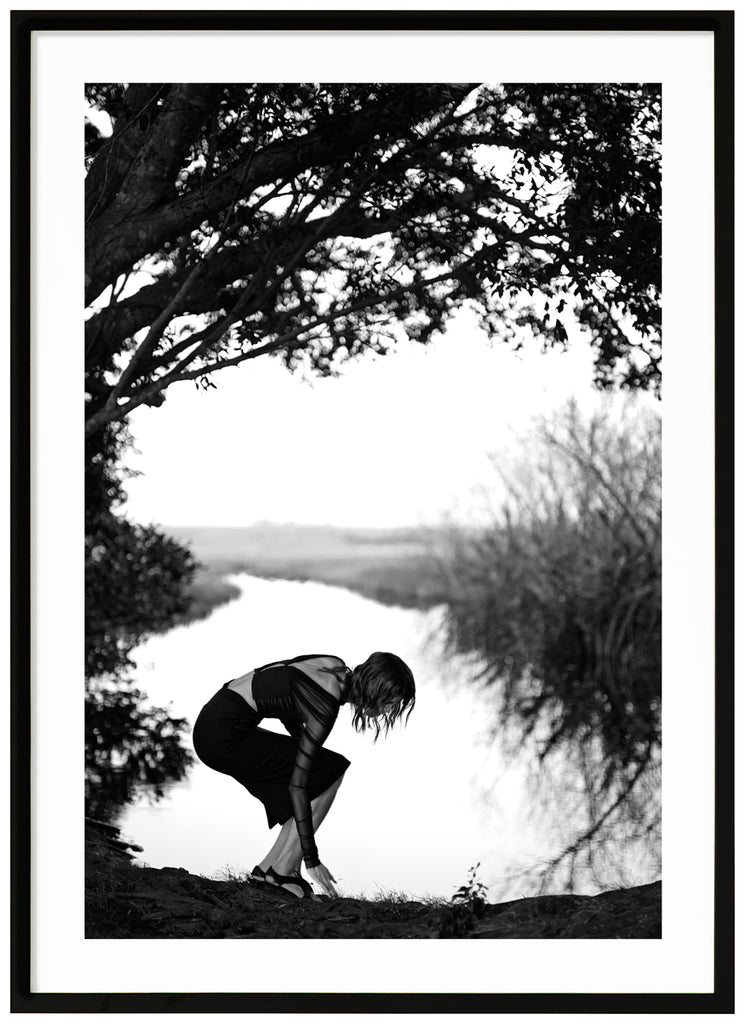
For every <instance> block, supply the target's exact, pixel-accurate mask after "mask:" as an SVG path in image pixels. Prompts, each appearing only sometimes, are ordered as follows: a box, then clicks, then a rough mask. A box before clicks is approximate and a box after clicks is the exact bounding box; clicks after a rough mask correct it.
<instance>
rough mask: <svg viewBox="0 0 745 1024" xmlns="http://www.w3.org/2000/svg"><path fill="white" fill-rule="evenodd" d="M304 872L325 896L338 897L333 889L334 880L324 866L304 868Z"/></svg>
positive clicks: (317, 865)
mask: <svg viewBox="0 0 745 1024" xmlns="http://www.w3.org/2000/svg"><path fill="white" fill-rule="evenodd" d="M305 870H306V871H307V873H308V874H309V875H310V877H311V878H312V879H313V881H314V882H317V883H318V885H320V887H321V888H322V889H323V891H324V892H325V893H326V895H327V896H338V895H339V893H338V892H337V891H336V889H335V888H334V882H335V881H336V879H335V878H334V876H333V875H332V874H331V872H330V871H329V869H328V868H327V867H326V865H325V864H316V865H315V867H312V868H309V867H306V868H305Z"/></svg>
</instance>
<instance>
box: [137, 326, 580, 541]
mask: <svg viewBox="0 0 745 1024" xmlns="http://www.w3.org/2000/svg"><path fill="white" fill-rule="evenodd" d="M576 342H577V343H576V344H573V345H571V346H570V350H569V351H568V352H567V353H560V352H551V353H546V354H545V355H544V354H541V352H540V350H539V348H538V346H537V345H536V347H535V348H532V347H531V346H528V345H526V348H525V349H524V350H523V352H522V353H521V354H520V356H518V355H515V354H512V353H510V351H509V350H508V348H507V347H506V346H505V345H504V344H502V345H499V344H495V345H494V346H493V347H490V345H489V343H488V341H487V339H486V337H485V335H484V334H483V332H481V331H480V329H479V328H478V326H477V324H476V323H475V320H473V318H472V317H471V315H470V314H469V313H468V312H463V313H461V315H460V316H459V317H458V318H456V319H455V320H454V321H453V323H452V325H451V327H450V328H449V329H448V332H447V334H446V335H445V336H443V337H442V338H440V339H437V340H435V341H434V342H433V343H432V344H431V345H430V346H428V347H427V348H424V347H422V346H420V345H416V344H415V343H409V342H404V343H402V344H401V345H400V346H399V348H398V351H397V352H396V353H395V354H392V355H389V356H387V357H385V358H378V359H375V358H373V357H368V358H367V359H361V360H360V361H359V362H358V363H356V364H354V365H351V366H350V367H348V368H347V370H346V371H345V373H344V376H343V377H341V378H335V379H325V380H320V379H316V380H314V381H312V382H310V383H309V382H308V381H307V380H303V379H301V378H300V377H298V376H295V375H292V374H290V373H289V372H288V371H287V370H286V369H285V368H284V367H283V366H282V365H281V364H280V363H279V362H277V361H274V360H271V359H267V358H262V359H257V360H256V361H255V362H249V363H246V364H245V365H243V366H241V367H237V368H235V369H230V370H226V371H222V372H219V373H217V374H215V377H214V380H215V383H216V384H217V388H216V389H214V390H209V391H206V392H205V391H197V389H196V388H195V387H194V385H193V384H192V383H181V384H176V385H175V386H172V387H171V388H170V389H169V390H168V392H167V399H166V402H165V404H164V405H163V406H161V407H160V408H158V409H150V408H147V407H140V408H139V409H137V410H136V411H135V412H134V414H133V415H132V417H131V418H130V429H131V431H132V434H133V436H134V439H135V444H136V447H137V448H138V449H139V450H140V453H141V454H139V455H134V454H133V455H131V456H130V457H129V459H128V464H129V465H130V466H131V468H133V469H137V470H140V471H141V472H142V473H143V476H140V477H137V478H135V479H133V480H132V481H130V482H129V483H128V485H127V487H128V492H129V501H128V504H127V511H128V512H129V513H130V514H131V515H132V517H133V518H134V519H136V520H138V521H140V522H151V521H152V522H156V523H160V524H163V525H168V526H187V525H188V526H197V525H204V526H245V525H249V524H250V523H253V522H256V521H258V520H272V521H277V522H301V523H331V524H337V525H342V526H396V525H417V524H422V523H427V522H437V521H438V520H440V519H441V517H442V516H443V514H449V515H454V516H456V517H460V516H464V515H467V512H468V508H469V507H470V506H471V505H472V504H473V500H474V497H473V489H474V487H478V485H479V484H480V483H482V482H484V481H487V482H494V481H495V477H494V472H493V470H492V469H491V466H490V464H489V462H488V459H487V457H486V453H488V452H494V451H499V450H502V449H504V448H505V447H506V446H512V447H514V438H513V433H514V432H515V431H517V433H518V434H519V433H520V432H522V431H524V430H525V428H526V426H527V425H528V423H529V420H530V418H531V417H532V416H535V415H537V414H540V413H543V412H548V411H549V410H550V409H552V408H554V407H556V406H557V405H558V404H560V403H562V402H563V401H564V400H565V399H566V398H567V397H568V396H569V395H576V397H577V398H578V400H579V402H580V405H581V407H583V408H589V407H590V406H591V404H593V403H594V402H595V401H597V400H598V396H597V394H596V393H594V392H593V390H592V387H591V358H590V353H589V349H588V346H587V345H586V343H585V342H584V340H583V339H582V338H581V337H580V338H577V339H576ZM528 349H529V351H528Z"/></svg>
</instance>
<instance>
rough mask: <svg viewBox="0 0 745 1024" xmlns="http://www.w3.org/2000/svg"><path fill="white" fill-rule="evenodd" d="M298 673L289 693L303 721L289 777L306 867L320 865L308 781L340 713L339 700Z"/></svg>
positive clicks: (293, 809)
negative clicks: (293, 764) (293, 765)
mask: <svg viewBox="0 0 745 1024" xmlns="http://www.w3.org/2000/svg"><path fill="white" fill-rule="evenodd" d="M301 676H302V673H298V674H297V676H296V678H295V679H294V680H293V684H292V694H293V697H294V699H295V704H296V706H297V709H298V711H299V713H300V716H301V718H302V720H303V727H302V728H301V729H300V730H299V738H298V748H297V758H296V761H295V767H294V769H293V772H292V775H291V777H290V800H291V802H292V813H293V816H294V818H295V823H296V825H297V831H298V836H299V837H300V848H301V850H302V851H303V860H304V861H305V864H306V866H307V867H314V866H315V865H316V864H320V860H319V857H318V849H317V847H316V841H315V837H314V834H313V816H312V813H311V806H310V798H309V796H308V782H309V778H310V773H311V771H312V769H313V765H314V763H315V760H316V757H317V755H318V751H319V750H320V749H321V747H322V746H323V743H324V741H325V740H326V737H327V736H328V734H329V733H330V732H331V729H332V727H333V724H334V722H335V721H336V718H337V715H338V714H339V702H338V701H337V700H335V699H334V697H332V696H331V694H329V693H327V692H326V691H325V690H324V689H323V687H322V686H319V685H318V684H317V683H313V682H312V680H310V679H308V678H307V677H306V676H302V678H300V677H301Z"/></svg>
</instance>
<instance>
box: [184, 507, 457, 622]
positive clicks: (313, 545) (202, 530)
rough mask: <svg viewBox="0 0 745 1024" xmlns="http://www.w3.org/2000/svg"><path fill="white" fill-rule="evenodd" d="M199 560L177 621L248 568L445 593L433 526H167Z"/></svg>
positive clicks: (427, 600)
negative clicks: (188, 600) (188, 604)
mask: <svg viewBox="0 0 745 1024" xmlns="http://www.w3.org/2000/svg"><path fill="white" fill-rule="evenodd" d="M167 532H168V533H169V534H170V535H171V536H173V537H174V538H175V539H176V540H178V541H179V542H180V543H183V544H187V545H188V546H189V547H190V549H191V551H192V552H193V554H194V556H195V557H196V558H197V559H198V561H199V562H200V563H201V566H202V568H201V570H200V571H199V572H198V573H197V574H196V576H195V579H194V581H193V583H192V584H191V587H190V591H189V593H190V595H191V596H192V601H193V603H192V606H191V608H190V609H189V611H188V612H187V613H186V614H185V615H184V616H183V619H182V621H191V620H194V619H198V618H203V617H204V616H205V615H207V614H209V612H210V611H211V610H212V609H213V608H215V607H217V606H218V605H220V604H224V603H225V602H226V601H229V600H231V599H232V598H234V597H236V596H237V594H238V591H237V589H236V588H235V586H233V585H232V584H231V583H230V582H229V581H228V580H227V579H226V577H227V576H230V575H231V574H235V573H242V572H245V573H250V574H252V575H254V576H261V577H264V578H268V579H288V580H314V581H316V582H319V583H328V584H330V585H332V586H338V587H346V588H347V589H349V590H353V591H355V593H358V594H362V595H363V596H364V597H369V598H372V599H374V600H376V601H380V602H381V603H382V604H388V605H399V606H402V607H407V608H428V607H431V606H432V605H435V604H440V603H442V602H443V601H445V600H446V599H447V596H448V588H447V582H446V577H445V576H444V575H443V572H442V568H441V566H440V565H439V563H438V561H437V559H436V557H435V551H436V548H437V546H438V540H439V531H436V530H434V529H430V528H426V529H425V528H416V527H398V528H393V529H366V528H349V527H335V526H313V525H310V526H309V525H302V524H296V523H256V524H254V525H252V526H246V527H169V528H168V529H167Z"/></svg>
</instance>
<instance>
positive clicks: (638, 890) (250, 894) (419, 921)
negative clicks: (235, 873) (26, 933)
mask: <svg viewBox="0 0 745 1024" xmlns="http://www.w3.org/2000/svg"><path fill="white" fill-rule="evenodd" d="M661 891H662V887H661V883H660V882H655V883H653V884H651V885H642V886H637V887H635V888H633V889H619V890H615V891H613V892H606V893H601V894H599V895H597V896H572V895H563V896H536V897H532V898H529V899H520V900H512V901H510V902H509V903H487V902H486V901H485V900H484V899H483V898H481V895H480V894H479V892H478V891H477V889H472V890H469V891H467V892H466V893H465V895H464V896H462V897H461V898H460V899H459V900H456V901H448V900H445V899H443V900H428V901H421V900H415V899H410V898H408V897H407V896H406V895H405V894H402V893H396V894H392V893H382V894H381V895H380V897H379V898H378V899H374V900H367V899H355V898H348V897H345V898H339V899H327V898H323V899H318V900H298V899H296V898H294V897H292V896H289V895H287V894H286V893H285V892H283V891H281V890H277V889H273V888H271V887H269V886H263V885H257V884H256V883H253V882H249V881H247V880H246V879H245V878H240V877H238V878H224V879H217V878H204V877H202V876H201V875H192V874H190V873H189V872H188V871H186V870H185V869H184V868H179V867H168V868H147V867H137V866H135V865H134V864H133V863H132V861H131V859H130V856H129V855H128V851H127V849H126V844H122V843H121V841H120V840H119V839H118V835H117V831H116V829H114V828H112V827H111V826H100V825H93V824H91V823H88V824H87V826H86V931H85V934H86V938H111V939H122V938H140V939H147V938H152V939H163V938H213V939H228V938H256V939H267V938H316V939H317V938H336V939H342V938H343V939H354V938H359V939H369V938H381V939H384V938H400V939H411V938H416V939H438V938H472V939H500V938H502V939H535V938H545V939H548V938H556V939H568V938H572V939H583V938H607V939H616V938H645V939H650V938H659V937H660V934H661Z"/></svg>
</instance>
